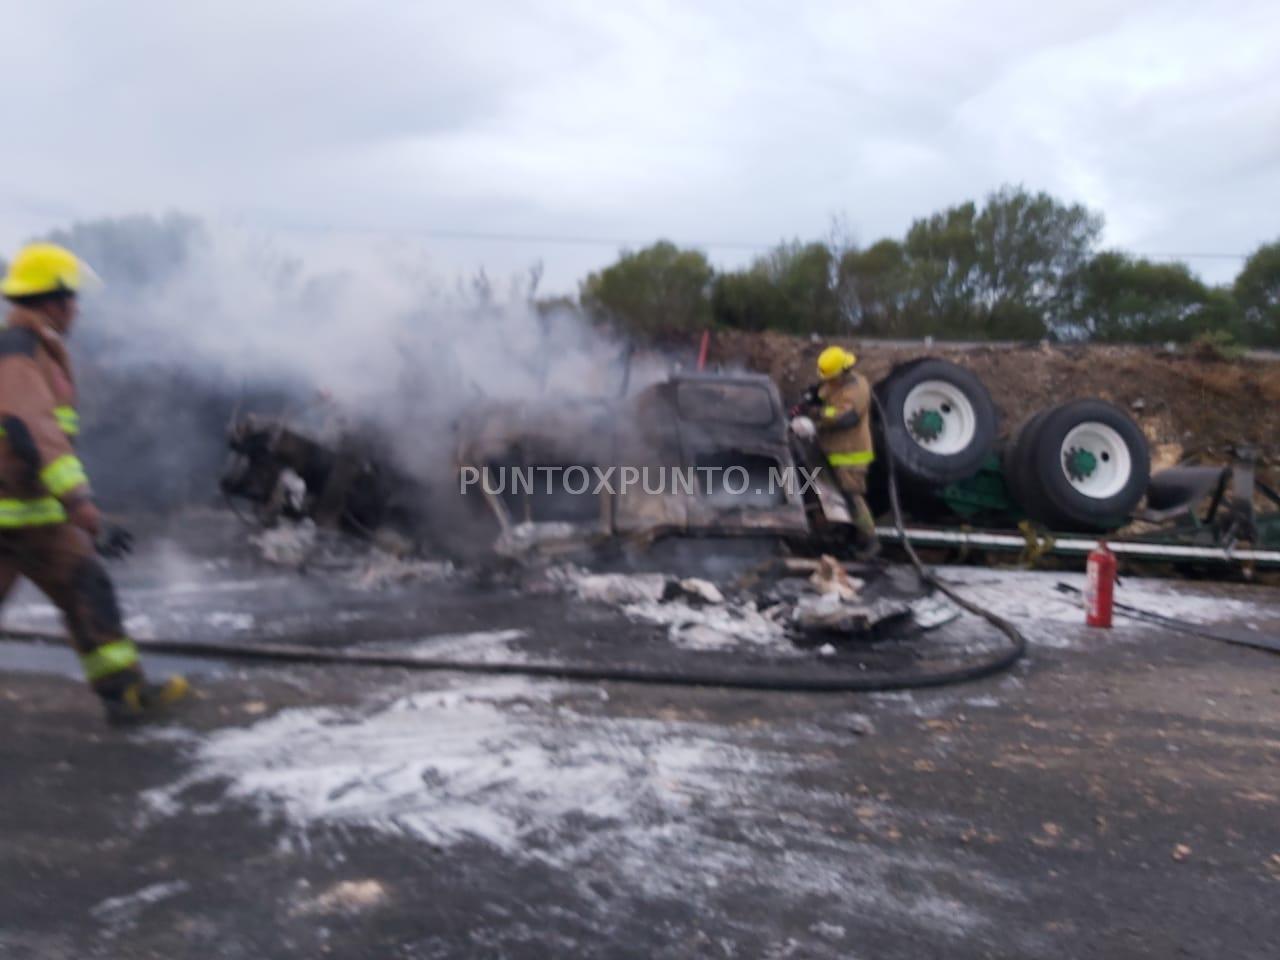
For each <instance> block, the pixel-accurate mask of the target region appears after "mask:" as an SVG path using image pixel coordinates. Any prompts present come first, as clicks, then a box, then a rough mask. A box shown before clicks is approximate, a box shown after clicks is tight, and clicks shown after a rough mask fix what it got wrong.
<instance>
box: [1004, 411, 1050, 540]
mask: <svg viewBox="0 0 1280 960" xmlns="http://www.w3.org/2000/svg"><path fill="white" fill-rule="evenodd" d="M1050 409H1052V408H1051V407H1050V408H1047V409H1044V410H1037V411H1036V412H1035V413H1033V414H1032V415H1031V416H1029V417H1027V418H1025V419H1024V420H1023V421H1022V422H1021V423H1020V424H1018V426H1016V427H1014V429H1013V432H1012V433H1011V434H1009V439H1008V440H1007V441H1006V442H1005V445H1004V451H1003V453H1002V454H1001V457H1000V466H1001V471H1002V473H1003V474H1004V485H1005V490H1006V491H1007V492H1008V494H1009V497H1010V498H1011V499H1012V500H1013V502H1014V503H1016V504H1017V505H1018V506H1019V507H1020V508H1021V509H1022V511H1023V512H1024V513H1026V514H1027V516H1029V517H1032V511H1031V510H1030V509H1029V508H1028V507H1027V504H1028V503H1032V502H1036V503H1038V501H1035V500H1034V497H1035V494H1034V490H1035V487H1036V486H1037V481H1036V475H1035V469H1034V465H1033V463H1032V455H1033V454H1034V453H1035V448H1036V445H1035V434H1036V431H1037V430H1039V429H1040V424H1041V423H1043V422H1044V418H1045V415H1046V414H1048V413H1049V410H1050ZM1032 519H1035V518H1034V517H1032Z"/></svg>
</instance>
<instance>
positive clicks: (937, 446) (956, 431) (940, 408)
mask: <svg viewBox="0 0 1280 960" xmlns="http://www.w3.org/2000/svg"><path fill="white" fill-rule="evenodd" d="M902 422H903V423H905V424H906V427H907V433H908V434H909V435H910V437H911V439H912V440H914V441H915V442H916V444H917V445H918V446H920V447H921V448H923V449H925V450H928V451H929V452H930V453H936V454H938V455H940V456H944V457H950V456H954V455H955V454H957V453H960V452H962V451H964V450H966V449H967V448H968V447H969V445H970V444H972V443H973V438H974V437H975V436H976V435H977V432H978V415H977V414H976V413H975V412H974V409H973V404H972V403H971V402H970V401H969V398H968V397H967V396H965V394H964V391H963V390H961V389H960V388H959V387H957V386H956V385H955V384H952V383H948V382H947V381H946V380H922V381H921V382H920V383H917V384H916V385H915V386H914V387H912V388H911V391H910V392H909V393H908V394H907V399H906V400H904V401H903V404H902Z"/></svg>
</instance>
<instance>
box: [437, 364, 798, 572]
mask: <svg viewBox="0 0 1280 960" xmlns="http://www.w3.org/2000/svg"><path fill="white" fill-rule="evenodd" d="M460 438H461V440H460V444H459V448H458V467H459V470H460V471H464V472H465V471H467V470H470V471H472V473H471V475H472V476H475V475H476V474H477V473H479V474H480V475H481V476H483V478H484V480H485V483H484V484H480V486H482V487H483V489H482V491H481V493H482V495H483V496H484V497H485V499H486V501H487V503H488V506H489V508H490V510H491V511H492V512H493V515H494V517H495V518H496V519H497V522H498V525H499V527H500V530H501V533H500V536H499V541H498V545H497V546H498V549H499V551H500V552H507V553H526V552H530V551H533V552H552V551H556V550H564V551H569V550H571V549H572V548H573V546H575V545H584V546H585V545H591V544H594V543H598V542H602V541H606V540H610V539H614V538H623V539H626V540H629V541H633V542H643V541H652V540H656V539H658V538H661V537H665V536H753V535H756V536H778V537H790V536H794V537H797V538H801V537H804V536H805V535H806V534H807V532H808V524H807V520H806V514H805V508H804V503H803V499H802V497H801V494H800V489H801V487H802V486H803V483H802V482H798V481H797V478H796V470H795V464H794V461H793V459H792V456H791V452H790V449H789V447H788V434H787V421H786V417H785V412H784V408H783V406H782V402H781V399H780V397H779V395H778V391H777V388H776V386H775V385H774V384H773V382H772V381H771V380H769V378H767V377H764V376H757V375H752V374H741V375H731V376H723V375H715V376H711V375H701V374H677V375H673V376H671V377H670V378H669V379H667V380H665V381H663V382H661V383H656V384H653V385H651V386H649V387H646V388H644V389H642V390H640V391H638V392H637V393H635V394H634V395H632V396H629V397H622V398H609V399H591V400H552V399H548V400H547V401H546V402H544V403H540V404H537V405H515V404H501V405H494V406H490V407H487V408H485V409H483V410H480V411H476V412H475V413H474V415H473V416H472V417H471V418H470V419H469V420H468V421H467V422H466V423H464V424H463V425H462V429H461V431H460ZM530 481H531V482H530ZM584 485H585V486H586V489H585V490H584Z"/></svg>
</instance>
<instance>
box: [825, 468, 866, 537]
mask: <svg viewBox="0 0 1280 960" xmlns="http://www.w3.org/2000/svg"><path fill="white" fill-rule="evenodd" d="M833 469H834V470H835V475H836V483H837V484H839V486H840V490H841V491H842V492H843V493H844V496H845V499H846V500H848V501H849V509H850V510H851V511H852V513H853V527H854V529H855V530H856V531H857V534H858V541H859V542H860V543H863V544H867V545H869V544H871V543H874V542H875V541H876V521H875V517H873V516H872V515H871V508H870V507H868V506H867V468H866V467H834V468H833Z"/></svg>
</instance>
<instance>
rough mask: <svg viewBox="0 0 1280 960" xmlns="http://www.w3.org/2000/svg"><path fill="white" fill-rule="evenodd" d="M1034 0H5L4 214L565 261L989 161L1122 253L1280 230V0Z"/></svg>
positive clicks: (508, 267) (871, 225) (742, 237)
mask: <svg viewBox="0 0 1280 960" xmlns="http://www.w3.org/2000/svg"><path fill="white" fill-rule="evenodd" d="M1052 6H1053V5H1051V4H1045V3H1028V2H1027V0H1011V2H1004V0H965V2H959V0H957V2H941V0H891V2H861V0H832V2H820V0H814V2H803V0H799V2H797V0H792V2H783V3H775V2H765V0H732V2H730V0H677V2H661V0H655V2H635V0H617V2H613V3H607V2H599V0H595V2H590V0H541V2H538V0H525V2H495V0H470V2H466V3H457V2H454V3H442V2H434V3H432V2H409V0H400V2H391V0H380V2H370V0H362V2H360V0H251V2H250V0H216V2H211V3H200V4H196V3H176V2H174V0H163V2H153V0H120V2H116V3H108V2H98V3H94V2H89V0H84V2H78V3H77V2H68V0H41V2H38V3H36V2H29V0H23V2H15V0H0V9H2V11H3V17H0V24H2V25H3V34H4V36H3V39H2V40H0V43H3V49H4V54H3V63H4V65H5V68H6V69H5V88H4V90H5V92H4V97H3V104H4V106H3V112H2V116H3V122H0V243H2V244H3V247H4V249H5V250H6V251H7V250H9V249H11V248H12V247H13V246H14V245H15V244H16V243H18V242H19V241H20V240H22V239H24V238H26V237H28V236H30V235H32V234H34V233H37V232H39V231H43V230H47V229H49V228H52V227H56V226H61V225H64V224H66V223H68V222H69V221H71V220H73V219H77V218H91V217H98V216H106V215H120V214H128V213H143V212H164V211H168V210H181V211H187V212H192V213H197V214H201V215H205V216H208V217H211V218H213V219H216V220H221V221H230V222H233V223H237V224H241V225H244V226H247V227H249V228H251V229H253V230H261V231H264V232H268V233H280V234H282V235H284V236H292V237H308V238H311V239H310V240H309V241H308V242H314V239H315V238H316V237H327V236H329V235H330V234H333V235H335V236H341V237H344V238H346V241H347V242H353V241H355V242H363V241H364V239H365V238H367V240H368V242H369V243H370V244H377V243H385V242H386V241H385V237H386V236H387V235H392V236H395V237H401V238H403V239H404V241H405V242H406V243H409V244H414V245H418V246H421V247H422V248H423V249H425V250H426V251H427V253H428V254H429V256H430V257H431V258H432V260H433V261H434V262H435V264H436V265H437V267H438V268H440V269H441V270H445V271H448V270H458V269H467V270H469V269H472V268H474V267H477V266H479V265H481V264H485V265H487V266H488V267H489V268H490V270H491V271H493V272H497V273H502V272H506V271H514V270H516V269H519V268H520V267H521V266H523V265H525V264H528V263H531V262H533V261H535V260H539V259H541V260H542V261H543V262H544V263H545V265H546V270H547V274H546V277H547V284H548V286H549V287H551V288H552V289H561V290H564V289H572V288H573V287H574V285H575V282H576V280H577V279H578V278H579V277H580V276H581V275H582V274H584V273H585V272H586V271H587V270H589V269H591V268H593V267H597V266H599V265H602V264H604V263H607V262H609V261H610V260H612V259H613V257H614V256H615V255H616V253H617V241H622V242H625V243H627V244H629V245H632V246H638V245H642V244H644V243H647V242H649V241H651V240H652V239H654V238H656V237H658V236H667V237H670V238H672V239H674V240H676V241H677V242H682V243H689V244H691V245H699V246H703V247H704V248H706V249H707V251H708V253H709V254H710V255H711V256H712V258H713V259H714V260H715V261H716V262H718V263H722V264H734V263H738V262H741V261H742V260H744V259H745V258H748V257H750V256H751V250H750V249H749V248H750V246H751V245H753V244H771V243H773V242H776V241H777V240H779V239H781V238H784V237H785V238H791V237H796V236H799V237H803V238H813V237H821V236H824V235H826V234H827V233H828V229H829V224H830V221H831V218H832V216H833V215H836V216H839V217H841V218H843V220H844V222H845V224H846V225H847V227H848V229H849V231H850V232H851V233H852V235H853V236H854V238H856V239H857V240H859V241H861V242H864V243H865V242H871V241H874V240H875V239H877V238H878V237H880V236H883V235H895V236H896V235H900V234H901V233H902V231H903V230H904V229H905V227H906V226H907V225H908V223H909V222H910V221H911V219H912V218H913V217H915V216H920V215H924V214H927V213H929V212H931V211H933V210H935V209H938V208H940V207H942V206H945V205H947V204H950V203H955V202H958V201H961V200H964V199H966V198H971V197H981V196H982V195H983V194H984V193H986V192H987V191H989V190H991V189H993V188H995V187H997V186H999V185H1000V184H1001V183H1004V182H1011V183H1022V184H1025V185H1026V186H1028V187H1031V188H1035V189H1045V190H1048V191H1050V192H1052V193H1054V194H1056V195H1058V196H1060V197H1062V198H1064V199H1068V200H1079V201H1083V202H1084V203H1086V204H1089V205H1090V206H1092V207H1095V208H1097V209H1100V210H1101V211H1103V212H1104V213H1105V215H1106V218H1107V232H1106V241H1107V242H1108V243H1109V244H1112V245H1117V246H1121V247H1125V248H1128V249H1132V250H1137V251H1141V252H1149V253H1157V254H1163V253H1187V254H1192V253H1195V254H1201V253H1225V254H1233V253H1247V252H1248V251H1250V250H1251V249H1252V248H1253V247H1255V246H1256V245H1257V244H1258V243H1260V242H1263V241H1266V240H1271V239H1275V238H1277V237H1278V236H1280V56H1277V51H1278V50H1280V3H1277V2H1276V0H1259V2H1235V3H1233V2H1218V3H1205V2H1203V0H1198V2H1187V3H1179V2H1143V0H1129V2H1125V0H1105V2H1103V0H1099V2H1093V0H1076V2H1072V3H1064V4H1060V5H1058V9H1056V10H1055V9H1052ZM462 234H481V235H514V236H516V237H518V238H521V239H517V240H513V241H499V240H495V239H487V240H479V239H474V238H467V237H463V236H461V235H462ZM550 238H560V242H553V241H552V239H550ZM575 239H586V240H592V241H601V240H602V241H604V242H590V243H575V242H570V241H573V240H575ZM1191 262H1192V265H1193V266H1194V267H1195V268H1196V269H1198V270H1199V271H1200V272H1201V273H1202V274H1204V275H1205V276H1206V277H1207V278H1209V279H1213V280H1222V279H1228V278H1229V277H1230V276H1232V275H1233V274H1234V272H1235V270H1236V269H1237V268H1238V263H1237V262H1235V261H1231V260H1213V259H1201V260H1193V261H1191Z"/></svg>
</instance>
